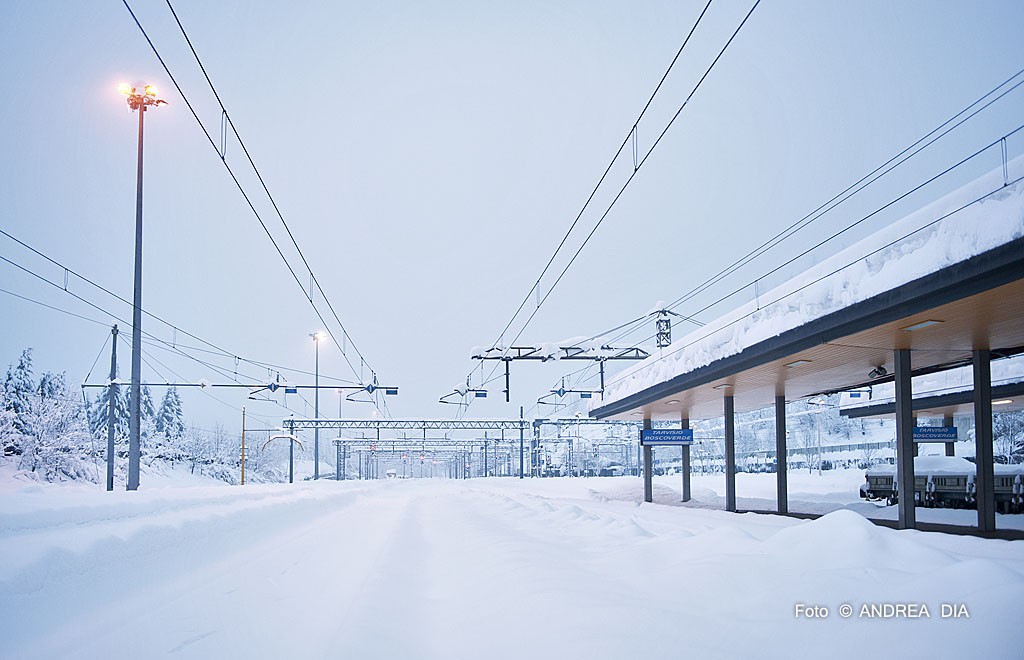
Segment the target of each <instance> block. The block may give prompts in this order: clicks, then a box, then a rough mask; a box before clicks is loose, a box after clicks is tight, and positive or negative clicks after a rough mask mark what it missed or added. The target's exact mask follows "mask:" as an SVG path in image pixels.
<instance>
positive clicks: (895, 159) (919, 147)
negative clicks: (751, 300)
mask: <svg viewBox="0 0 1024 660" xmlns="http://www.w3.org/2000/svg"><path fill="white" fill-rule="evenodd" d="M1022 75H1024V69H1021V70H1019V71H1017V72H1016V73H1014V74H1013V75H1012V76H1010V77H1009V78H1007V79H1006V80H1004V81H1003V82H1001V83H999V84H998V85H996V86H995V87H994V88H993V89H991V90H989V91H988V92H986V93H985V94H983V95H982V96H981V97H979V98H978V99H977V100H975V101H974V102H972V103H970V104H969V105H967V106H966V107H965V108H964V109H963V110H960V111H959V112H957V113H956V114H955V115H953V116H952V117H950V118H949V119H947V120H946V121H944V122H942V123H941V124H939V125H938V126H936V127H935V128H934V129H932V130H931V131H929V132H928V133H926V134H925V135H923V136H922V137H920V138H918V139H917V140H916V141H914V142H913V143H912V144H910V145H908V146H907V147H905V148H904V149H902V150H901V151H900V152H899V153H897V154H895V155H894V156H892V157H891V158H889V159H888V160H886V161H885V162H884V163H882V164H881V165H879V166H877V167H876V168H874V169H873V170H871V171H870V172H868V173H867V174H865V175H864V176H862V177H861V178H860V179H858V180H857V181H855V182H854V183H852V184H850V185H849V186H848V187H846V188H845V189H843V190H842V191H840V192H839V193H837V194H836V195H834V196H833V197H831V198H830V199H829V200H827V201H826V202H824V203H823V204H821V205H820V206H818V207H817V208H815V209H814V210H813V211H811V212H810V213H808V214H807V215H805V216H803V217H802V218H800V219H799V220H797V221H796V222H793V223H792V224H790V225H789V226H787V227H786V228H785V229H783V230H782V231H780V232H778V233H777V234H775V235H774V236H772V237H771V238H769V239H768V240H767V241H765V242H763V243H762V244H761V245H759V246H757V247H756V248H754V249H753V250H751V251H750V252H748V253H747V254H745V255H744V256H742V257H740V258H739V259H737V260H736V261H734V262H733V263H732V264H730V265H729V266H727V267H726V268H724V269H722V270H721V271H719V272H718V273H716V274H715V275H713V276H711V277H710V278H708V279H707V280H705V281H704V282H702V283H701V284H699V285H697V286H696V287H694V288H693V289H692V290H691V291H689V292H687V293H686V294H683V295H682V296H680V297H679V298H677V299H676V300H674V301H673V302H672V303H671V304H670V305H669V306H668V308H669V309H676V308H678V307H679V305H681V304H682V303H684V302H686V301H688V300H690V299H692V298H693V297H695V296H696V295H699V294H700V293H702V292H704V291H705V290H707V289H708V288H710V287H711V286H714V285H715V284H717V283H718V282H720V281H721V280H722V279H724V278H725V277H728V276H729V275H731V274H732V273H733V272H735V271H736V270H738V269H739V268H742V267H743V266H745V265H746V264H747V263H750V262H751V261H753V259H755V258H757V257H758V256H760V255H761V254H763V253H765V252H767V251H768V250H769V249H771V248H773V247H775V246H776V245H778V244H779V243H781V242H782V241H784V240H786V239H787V238H789V237H790V236H792V235H793V234H795V233H796V232H797V231H799V230H800V229H802V228H804V227H806V226H808V225H810V224H811V223H813V222H814V221H816V220H818V219H820V218H821V217H823V216H824V215H825V214H826V213H828V212H829V211H832V210H833V209H835V208H837V207H838V206H839V205H841V204H842V203H843V202H845V201H847V200H849V199H850V198H852V197H853V196H854V195H856V194H857V193H859V192H860V191H862V190H864V189H865V188H867V187H868V186H870V185H871V184H873V183H874V182H876V181H878V180H879V179H880V178H881V177H883V176H885V175H886V174H888V173H889V172H891V171H893V170H894V169H896V168H897V167H899V166H900V165H902V164H903V163H905V162H907V161H908V160H909V159H910V158H912V157H914V156H916V155H917V154H918V153H920V152H921V151H923V150H924V149H926V148H927V147H929V146H931V145H932V144H934V143H935V142H937V141H938V140H940V139H941V138H943V137H945V136H946V135H948V134H949V133H950V132H952V131H953V130H955V129H957V128H959V127H960V126H962V125H963V124H964V123H966V122H967V121H968V120H970V119H971V118H973V117H975V116H976V115H978V113H980V112H982V111H983V110H985V109H986V108H988V107H989V106H991V105H992V104H993V103H995V102H996V101H999V100H1000V99H1002V98H1003V97H1004V96H1006V95H1007V94H1009V93H1010V92H1012V91H1014V90H1016V89H1017V88H1018V87H1020V86H1021V85H1024V79H1022V80H1020V81H1018V82H1017V83H1016V84H1014V85H1013V86H1011V87H1009V88H1008V89H1006V90H1004V91H1003V92H1001V93H1000V94H998V95H997V96H996V97H994V98H992V99H990V100H989V101H988V102H986V103H985V104H984V105H982V106H980V107H978V108H976V109H975V110H974V111H973V112H970V114H968V115H967V116H965V117H962V118H961V119H960V120H959V121H956V120H957V118H958V117H960V116H961V115H963V114H964V113H966V112H968V111H969V110H970V109H971V108H973V107H974V106H976V105H978V104H979V103H981V102H982V101H984V100H985V99H986V98H988V97H989V96H992V94H995V93H996V92H997V91H998V90H999V89H1001V88H1002V87H1005V86H1006V85H1007V84H1009V83H1010V82H1012V81H1013V80H1014V79H1016V78H1018V77H1021V76H1022ZM952 122H955V123H953V124H952V125H951V126H949V124H950V123H952ZM944 127H946V128H945V130H943V128H944ZM929 138H931V139H929ZM910 152H913V153H910ZM697 313H699V312H697Z"/></svg>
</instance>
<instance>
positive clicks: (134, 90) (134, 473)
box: [118, 83, 167, 490]
mask: <svg viewBox="0 0 1024 660" xmlns="http://www.w3.org/2000/svg"><path fill="white" fill-rule="evenodd" d="M118 91H120V92H121V93H122V94H124V95H125V96H127V97H128V107H129V108H131V109H132V110H138V112H139V165H138V183H137V186H136V190H135V297H134V300H133V303H132V383H131V389H130V390H129V391H130V393H131V413H130V416H129V418H128V484H127V488H128V490H138V488H139V457H140V454H141V444H140V442H139V403H140V399H141V394H142V392H141V390H142V386H141V383H142V129H143V123H144V117H145V116H146V110H148V109H149V108H151V107H156V106H158V105H164V104H166V103H167V101H164V100H163V99H158V98H157V97H156V94H157V92H156V87H154V86H153V85H146V84H143V83H136V84H134V85H129V84H128V83H121V84H120V85H119V86H118Z"/></svg>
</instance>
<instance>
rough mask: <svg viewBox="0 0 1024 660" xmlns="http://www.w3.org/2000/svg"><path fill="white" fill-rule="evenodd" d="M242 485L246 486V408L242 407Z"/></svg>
mask: <svg viewBox="0 0 1024 660" xmlns="http://www.w3.org/2000/svg"><path fill="white" fill-rule="evenodd" d="M242 485H243V486H244V485H245V406H242Z"/></svg>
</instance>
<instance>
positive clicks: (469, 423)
mask: <svg viewBox="0 0 1024 660" xmlns="http://www.w3.org/2000/svg"><path fill="white" fill-rule="evenodd" d="M284 427H285V428H288V429H294V430H295V431H302V430H305V429H315V428H322V429H355V430H362V431H379V430H384V429H392V430H403V429H405V430H408V429H418V430H424V431H428V430H430V431H491V430H495V431H505V430H519V429H522V430H524V431H525V430H526V429H528V428H529V427H530V422H529V421H527V420H525V419H464V420H451V419H295V418H289V419H286V420H284Z"/></svg>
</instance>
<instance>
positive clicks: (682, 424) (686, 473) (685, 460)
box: [679, 417, 690, 502]
mask: <svg viewBox="0 0 1024 660" xmlns="http://www.w3.org/2000/svg"><path fill="white" fill-rule="evenodd" d="M679 428H681V429H688V428H690V420H689V419H687V418H685V417H680V419H679ZM682 452H683V455H682V465H681V466H680V467H682V469H683V501H684V502H689V501H690V445H683V446H682Z"/></svg>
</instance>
